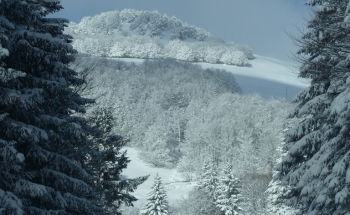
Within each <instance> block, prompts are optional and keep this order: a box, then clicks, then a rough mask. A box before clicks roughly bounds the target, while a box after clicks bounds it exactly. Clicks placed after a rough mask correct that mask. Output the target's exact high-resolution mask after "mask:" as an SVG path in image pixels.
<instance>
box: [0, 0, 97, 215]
mask: <svg viewBox="0 0 350 215" xmlns="http://www.w3.org/2000/svg"><path fill="white" fill-rule="evenodd" d="M60 9H62V6H61V5H60V3H59V1H58V0H57V1H48V0H40V1H31V0H1V1H0V42H1V44H0V212H1V213H4V214H28V215H29V214H76V215H78V214H97V213H100V212H102V207H101V206H100V205H98V203H97V201H98V194H97V193H96V192H95V191H94V188H93V183H92V180H91V175H90V174H89V173H90V171H89V169H88V168H87V167H86V165H85V163H86V161H87V160H86V158H87V157H88V155H89V153H90V152H91V147H92V143H91V142H90V141H89V140H88V139H87V138H86V133H85V132H84V129H83V127H84V126H85V125H86V123H85V122H84V120H82V119H81V118H79V117H74V116H73V115H72V113H75V112H84V111H85V110H84V107H83V105H84V104H86V103H87V102H92V100H88V99H83V98H81V97H80V96H79V95H78V94H76V93H74V92H73V90H72V88H71V87H70V86H74V85H79V84H81V83H82V80H80V79H78V78H77V77H76V73H75V71H73V70H71V69H69V68H68V67H67V64H68V63H69V62H70V61H72V60H73V59H74V54H75V53H76V51H75V50H74V49H73V48H72V46H71V45H70V44H69V43H70V39H71V38H70V36H68V35H65V34H63V32H62V31H63V28H64V27H65V25H66V24H65V23H67V22H68V21H67V20H65V19H53V18H45V17H46V15H48V14H50V13H53V12H56V11H59V10H60Z"/></svg>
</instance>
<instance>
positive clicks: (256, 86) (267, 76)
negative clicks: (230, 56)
mask: <svg viewBox="0 0 350 215" xmlns="http://www.w3.org/2000/svg"><path fill="white" fill-rule="evenodd" d="M254 57H255V59H254V60H250V61H249V63H250V64H251V66H250V67H240V66H234V65H225V64H210V63H196V64H199V65H201V66H202V67H203V68H216V69H224V70H226V71H229V72H232V73H233V74H234V75H235V78H236V81H237V83H238V84H239V86H240V87H241V88H242V90H243V94H254V93H257V94H259V95H260V96H262V97H264V98H267V99H269V98H282V99H285V98H286V100H287V101H291V100H292V99H293V98H294V96H295V95H296V94H297V93H298V92H300V91H301V90H302V89H304V88H306V87H308V86H309V83H308V80H305V79H300V78H298V75H297V74H296V72H297V71H298V65H296V64H292V63H289V62H284V61H279V60H276V59H274V58H268V57H264V56H260V55H254ZM111 59H117V60H125V61H127V62H133V63H142V62H143V60H142V59H134V58H111Z"/></svg>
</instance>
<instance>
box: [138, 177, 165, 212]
mask: <svg viewBox="0 0 350 215" xmlns="http://www.w3.org/2000/svg"><path fill="white" fill-rule="evenodd" d="M168 214H170V213H169V203H168V200H167V194H166V191H165V189H164V187H163V184H162V180H161V178H160V176H159V175H158V174H157V175H156V176H155V178H154V183H153V186H152V190H151V192H150V193H149V194H148V198H147V203H146V204H145V205H144V206H143V207H142V209H141V215H168Z"/></svg>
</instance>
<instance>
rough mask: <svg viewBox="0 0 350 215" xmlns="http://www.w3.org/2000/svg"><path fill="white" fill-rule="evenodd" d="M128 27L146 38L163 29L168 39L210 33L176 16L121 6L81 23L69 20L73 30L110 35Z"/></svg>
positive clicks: (193, 37)
mask: <svg viewBox="0 0 350 215" xmlns="http://www.w3.org/2000/svg"><path fill="white" fill-rule="evenodd" d="M125 26H128V27H129V29H130V30H131V31H133V32H136V33H137V34H138V35H145V36H148V37H161V36H162V30H164V29H166V30H167V31H169V33H170V35H171V36H170V37H171V39H180V40H183V39H187V38H191V39H195V40H198V41H202V40H205V39H206V38H209V37H212V36H211V35H210V33H209V32H207V31H205V30H204V29H201V28H198V27H196V26H193V25H188V24H187V23H185V22H182V21H181V20H179V19H177V18H176V17H174V16H173V17H169V16H167V15H166V14H164V15H162V14H160V13H159V12H158V11H142V10H134V9H124V10H122V11H109V12H104V13H101V14H98V15H96V16H93V17H89V16H88V17H84V18H83V19H82V20H81V21H80V23H78V24H76V23H70V28H71V30H72V33H73V34H75V33H84V34H90V35H91V34H104V35H111V34H114V33H116V32H123V31H125V30H126V29H124V28H125Z"/></svg>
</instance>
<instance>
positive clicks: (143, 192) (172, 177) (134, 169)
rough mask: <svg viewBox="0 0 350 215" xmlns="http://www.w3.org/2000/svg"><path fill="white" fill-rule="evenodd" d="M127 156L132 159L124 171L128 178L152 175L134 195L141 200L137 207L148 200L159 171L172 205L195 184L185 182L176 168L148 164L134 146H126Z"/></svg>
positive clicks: (136, 204)
mask: <svg viewBox="0 0 350 215" xmlns="http://www.w3.org/2000/svg"><path fill="white" fill-rule="evenodd" d="M123 149H124V150H127V156H128V157H129V159H130V160H131V161H130V163H129V164H128V167H127V168H126V169H125V170H124V171H123V174H122V175H123V176H125V177H126V178H135V177H138V176H145V175H150V177H149V178H148V179H147V181H145V182H144V183H143V184H141V185H140V186H139V187H138V188H137V190H136V192H134V193H133V195H134V196H135V197H136V198H138V199H139V200H138V201H137V202H136V203H135V204H134V205H135V206H136V207H142V205H143V204H144V203H145V202H146V199H147V194H148V193H149V192H150V191H151V187H152V185H153V181H154V177H155V175H156V174H157V173H158V174H159V176H160V177H161V178H162V181H163V185H164V188H165V189H166V191H167V194H168V200H169V204H170V205H175V204H176V203H177V200H181V199H182V198H183V197H185V196H186V194H187V193H188V192H189V191H190V190H191V189H192V187H193V186H194V185H195V183H194V182H184V179H183V178H182V177H181V174H180V173H178V172H177V171H176V170H174V169H164V168H156V167H153V166H152V165H150V164H146V163H145V162H144V161H142V160H141V159H140V158H139V156H138V151H137V150H136V149H134V148H129V147H125V148H123Z"/></svg>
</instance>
